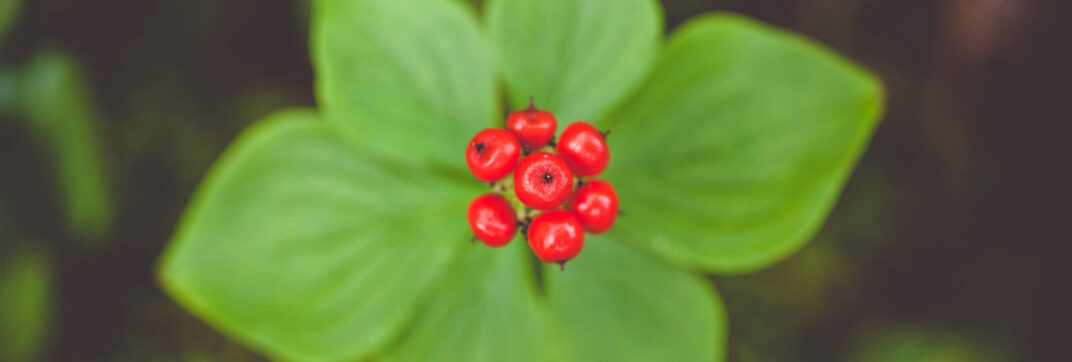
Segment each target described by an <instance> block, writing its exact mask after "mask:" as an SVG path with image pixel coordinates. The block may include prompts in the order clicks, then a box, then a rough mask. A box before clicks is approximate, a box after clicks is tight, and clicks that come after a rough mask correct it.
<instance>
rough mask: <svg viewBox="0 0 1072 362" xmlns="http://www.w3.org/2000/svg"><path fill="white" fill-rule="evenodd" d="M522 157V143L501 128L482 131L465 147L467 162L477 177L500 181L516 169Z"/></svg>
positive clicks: (489, 180)
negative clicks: (515, 166)
mask: <svg viewBox="0 0 1072 362" xmlns="http://www.w3.org/2000/svg"><path fill="white" fill-rule="evenodd" d="M519 158H521V144H520V143H518V142H517V137H514V135H513V134H510V132H507V131H506V130H503V129H499V128H488V129H485V130H483V131H480V132H478V133H477V134H476V136H474V137H473V140H472V141H469V147H467V148H466V149H465V162H466V163H467V164H469V171H472V172H473V175H474V176H476V178H478V179H481V180H484V181H488V182H492V181H498V180H500V179H502V178H503V177H506V175H509V174H510V171H513V170H514V165H517V160H518V159H519Z"/></svg>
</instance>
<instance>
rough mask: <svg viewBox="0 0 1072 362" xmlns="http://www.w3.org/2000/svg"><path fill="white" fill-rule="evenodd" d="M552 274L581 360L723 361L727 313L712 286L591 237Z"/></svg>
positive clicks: (556, 309)
mask: <svg viewBox="0 0 1072 362" xmlns="http://www.w3.org/2000/svg"><path fill="white" fill-rule="evenodd" d="M544 273H545V275H547V280H548V284H547V285H548V287H547V289H548V290H547V297H548V299H550V301H551V311H552V315H553V317H554V318H555V321H556V322H557V323H558V326H557V327H558V329H559V330H560V334H561V335H560V337H561V339H562V340H563V341H565V342H566V343H567V344H566V345H565V346H567V347H566V348H567V349H568V351H567V353H569V354H570V355H571V357H573V358H571V359H572V360H574V361H721V360H723V359H724V358H725V354H726V352H725V348H726V314H725V311H724V309H723V307H722V301H721V299H720V298H719V296H718V294H717V293H716V292H715V290H714V288H713V287H712V286H711V284H710V283H709V282H708V281H706V280H704V279H702V278H700V277H699V276H696V275H693V274H690V273H687V272H685V271H683V270H680V269H676V268H673V267H671V266H669V265H667V264H664V263H663V262H662V261H660V260H656V258H654V257H652V256H649V255H646V254H644V253H642V252H640V251H638V250H634V249H633V248H631V247H629V246H626V245H624V244H620V243H616V242H615V241H612V240H610V239H607V238H605V237H600V236H592V235H589V236H588V238H587V240H586V241H585V246H584V251H583V252H582V253H581V254H580V255H579V256H578V257H577V258H576V259H574V260H572V261H570V262H569V263H566V271H565V272H559V270H558V266H557V265H553V266H551V267H549V268H546V269H545V271H544Z"/></svg>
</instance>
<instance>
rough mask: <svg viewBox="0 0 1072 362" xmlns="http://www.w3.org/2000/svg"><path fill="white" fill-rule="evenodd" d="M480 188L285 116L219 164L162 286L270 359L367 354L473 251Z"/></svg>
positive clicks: (294, 114) (305, 117)
mask: <svg viewBox="0 0 1072 362" xmlns="http://www.w3.org/2000/svg"><path fill="white" fill-rule="evenodd" d="M482 188H483V187H482V185H480V184H479V183H476V182H472V183H464V184H463V183H459V181H455V180H454V179H448V178H440V177H435V176H434V175H432V174H430V173H429V172H427V171H425V170H419V169H410V168H405V167H399V166H397V165H388V164H382V163H377V162H373V161H369V160H367V159H363V158H361V157H360V156H359V155H358V154H356V153H355V152H354V151H353V150H352V148H351V146H350V145H349V144H347V143H345V142H343V141H342V140H341V139H340V138H339V137H338V136H337V135H336V134H335V131H334V130H333V129H332V128H330V127H328V126H327V125H326V124H324V123H321V122H317V121H316V116H315V115H314V114H313V113H311V112H308V111H289V112H282V113H278V114H276V115H273V116H271V117H269V119H267V120H265V121H262V122H260V123H258V124H256V125H254V126H252V127H251V128H250V129H248V130H246V131H245V132H244V133H243V134H242V135H240V136H239V138H238V139H237V140H236V141H235V142H234V144H233V145H231V147H230V148H229V149H228V150H227V151H226V152H225V154H224V155H223V156H222V157H221V158H220V159H219V160H218V161H217V163H216V165H214V166H213V168H212V170H210V172H209V174H208V176H206V178H205V181H204V183H203V184H202V185H201V186H200V188H199V190H198V191H197V194H196V196H195V198H194V201H193V202H192V203H191V205H190V206H189V209H187V210H186V212H185V215H184V216H183V220H182V222H181V223H180V225H179V228H178V230H177V232H176V234H175V236H174V239H173V240H172V241H171V244H170V245H169V247H168V249H167V251H166V252H165V255H164V259H163V262H162V266H161V270H160V273H161V279H162V283H163V284H164V286H165V288H166V290H167V291H168V292H169V293H170V294H171V295H172V296H173V297H174V298H175V299H176V300H178V301H180V303H181V304H183V305H184V306H185V307H186V308H188V309H190V310H191V311H192V312H193V313H195V314H197V315H198V316H200V317H201V318H202V319H204V320H206V321H208V322H209V323H210V324H212V325H213V326H214V327H216V328H217V329H220V330H222V331H223V332H225V333H227V334H229V335H230V336H232V337H234V338H236V339H238V340H240V341H243V342H245V343H247V344H249V345H252V346H253V347H255V348H258V349H260V350H261V351H264V352H266V353H267V354H270V355H272V356H275V357H278V358H283V359H300V360H306V359H317V360H323V359H329V360H336V359H347V358H354V357H359V356H363V355H366V354H369V353H372V352H374V351H375V350H377V349H379V348H382V347H383V346H384V345H385V343H387V342H389V341H391V340H393V339H394V338H395V337H396V335H397V334H398V333H399V332H400V329H401V327H402V326H403V325H405V324H406V323H407V322H408V321H409V320H410V319H411V317H412V314H413V312H414V310H415V309H416V307H417V306H418V305H419V301H421V300H423V299H422V297H423V296H425V295H426V294H427V293H429V292H430V291H429V289H430V285H432V283H433V282H434V281H435V280H436V279H437V278H438V276H439V275H440V274H441V273H442V272H443V270H444V267H445V266H446V265H447V264H448V262H449V261H450V260H452V258H453V256H454V255H455V253H456V252H457V251H458V250H459V249H460V248H464V247H468V246H469V245H468V243H466V242H465V241H466V239H468V238H469V235H471V233H470V231H469V230H468V227H467V224H466V221H465V209H466V207H467V205H468V202H469V201H470V199H471V198H472V196H473V195H475V194H477V193H478V192H479V190H480V189H482Z"/></svg>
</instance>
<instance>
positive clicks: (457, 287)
mask: <svg viewBox="0 0 1072 362" xmlns="http://www.w3.org/2000/svg"><path fill="white" fill-rule="evenodd" d="M470 249H471V251H467V253H468V255H467V256H465V257H464V258H461V259H460V260H459V262H458V265H457V267H456V268H455V270H454V271H453V272H452V273H451V274H449V275H448V276H447V278H446V279H445V280H444V281H443V282H442V283H440V287H439V291H438V292H437V293H436V294H435V295H434V296H432V298H431V301H430V302H429V307H428V309H427V310H426V311H425V312H424V313H423V315H422V316H421V318H420V319H419V320H418V322H417V323H416V324H415V325H414V327H413V331H412V333H411V334H410V335H408V336H403V337H402V341H403V342H402V344H401V345H400V346H399V347H398V349H397V350H396V351H395V353H394V354H393V355H391V356H389V358H387V359H388V360H407V361H433V360H439V361H471V362H476V361H548V360H553V359H557V358H558V356H557V355H555V352H556V349H555V346H556V345H557V344H556V343H551V340H550V339H551V334H550V331H551V329H550V327H551V324H550V319H549V318H548V314H547V309H546V306H545V305H544V304H543V303H540V302H541V301H542V300H541V299H539V296H538V295H537V292H536V286H535V285H534V283H533V281H534V277H533V266H532V252H531V251H529V249H528V246H527V244H526V243H525V241H524V240H521V238H520V237H518V238H515V240H514V241H512V242H511V243H510V245H507V246H505V247H503V248H501V249H491V248H487V247H485V246H484V245H482V244H479V243H477V244H476V245H473V246H472V247H471V248H470Z"/></svg>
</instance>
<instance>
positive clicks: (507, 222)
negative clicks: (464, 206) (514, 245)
mask: <svg viewBox="0 0 1072 362" xmlns="http://www.w3.org/2000/svg"><path fill="white" fill-rule="evenodd" d="M468 216H469V227H470V228H472V229H473V234H475V235H476V237H477V238H478V239H480V240H482V241H483V242H484V244H487V245H488V246H490V247H493V248H497V247H500V246H503V245H506V243H508V242H510V240H511V239H513V238H514V234H515V233H517V214H515V213H514V208H513V207H511V206H510V202H508V201H506V198H505V197H503V196H502V195H500V194H497V193H491V194H483V195H480V196H479V197H477V198H476V199H473V202H472V203H470V204H469V213H468Z"/></svg>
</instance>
